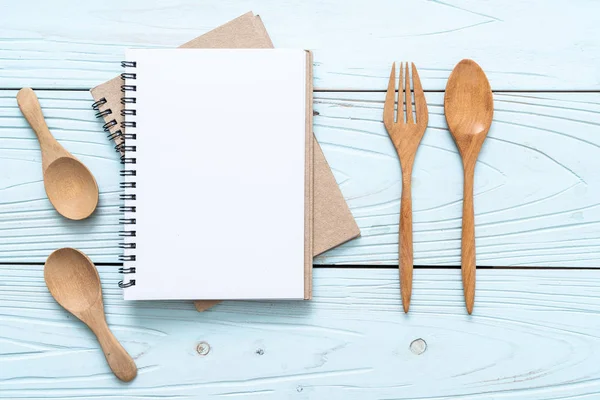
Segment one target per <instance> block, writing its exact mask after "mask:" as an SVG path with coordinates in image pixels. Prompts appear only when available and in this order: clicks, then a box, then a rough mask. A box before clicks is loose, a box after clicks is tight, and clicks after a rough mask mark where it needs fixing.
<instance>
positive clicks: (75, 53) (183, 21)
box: [0, 0, 600, 90]
mask: <svg viewBox="0 0 600 400" xmlns="http://www.w3.org/2000/svg"><path fill="white" fill-rule="evenodd" d="M32 9H35V10H36V17H34V18H32V16H31V10H32ZM249 10H252V11H254V12H255V13H258V14H260V16H261V18H262V19H263V21H264V22H265V25H266V27H267V30H268V32H269V34H270V36H271V37H272V39H273V42H274V44H275V47H282V48H305V49H311V50H313V51H314V60H315V87H316V88H317V89H338V90H339V89H368V90H373V89H384V88H385V87H386V83H387V77H388V74H389V65H390V64H391V63H392V61H395V60H394V57H402V58H404V59H406V60H412V61H413V62H415V63H416V64H417V65H419V66H422V68H421V70H420V72H421V78H422V79H423V86H424V87H425V89H426V90H432V89H437V90H442V89H443V88H444V86H445V83H446V80H447V78H448V75H449V74H450V71H451V70H452V68H453V67H454V65H455V64H456V63H457V62H458V61H459V60H460V59H462V58H473V59H475V60H477V61H478V62H479V63H480V64H481V66H482V67H483V68H484V70H486V72H488V76H489V78H490V81H491V84H492V87H493V88H495V89H496V90H509V89H520V90H537V89H542V90H558V89H560V90H575V89H580V90H592V89H595V90H598V89H600V70H599V69H598V67H597V66H598V65H599V64H600V25H599V24H598V23H597V15H598V10H597V4H596V2H595V1H594V0H572V1H569V2H568V3H565V1H563V0H532V1H527V2H506V1H503V0H491V1H485V2H478V1H475V0H458V1H452V2H450V1H445V0H435V1H427V0H417V1H412V2H411V3H410V6H407V5H405V4H404V3H403V2H399V1H394V0H380V1H374V2H363V1H361V0H349V1H345V2H344V4H343V6H340V5H339V4H338V3H337V2H328V1H325V2H300V1H291V0H283V1H280V0H250V1H248V0H232V1H228V2H226V3H224V4H220V5H219V7H215V6H214V4H212V3H211V2H198V1H194V0H169V1H165V2H161V5H160V6H156V4H154V3H152V2H147V1H144V0H128V1H126V2H123V1H121V0H106V1H96V2H82V4H78V6H77V7H68V12H65V8H63V7H57V6H56V5H55V4H53V3H50V2H48V3H45V4H39V2H37V1H35V0H23V1H19V2H16V3H14V4H12V3H11V4H10V5H8V4H5V5H3V6H1V12H0V15H1V17H0V18H1V21H2V23H1V24H0V37H2V42H1V43H0V58H1V59H2V69H0V85H1V86H0V88H13V89H18V88H20V87H22V86H32V87H34V88H84V89H89V88H91V87H93V86H96V85H97V84H99V83H102V82H104V81H106V80H108V79H111V78H112V77H113V76H114V75H115V74H116V73H120V72H122V71H121V69H120V66H119V61H120V60H121V59H122V57H123V54H124V49H125V48H127V47H175V46H177V45H179V44H181V43H184V42H186V41H188V40H190V39H192V38H194V37H196V36H198V35H200V34H202V33H204V32H207V31H209V30H211V29H212V28H215V27H216V26H218V25H220V24H223V23H225V22H226V21H229V20H231V19H233V18H235V17H237V16H239V15H241V14H243V13H245V12H247V11H249ZM398 16H402V19H401V23H399V20H398ZM390 49H402V51H401V54H398V53H397V52H396V53H394V52H393V51H392V52H390Z"/></svg>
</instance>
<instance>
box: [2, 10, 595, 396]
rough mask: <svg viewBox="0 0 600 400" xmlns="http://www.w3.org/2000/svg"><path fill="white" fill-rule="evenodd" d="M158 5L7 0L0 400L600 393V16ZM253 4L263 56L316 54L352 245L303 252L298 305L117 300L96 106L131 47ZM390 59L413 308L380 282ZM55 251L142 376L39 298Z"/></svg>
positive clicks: (108, 189)
mask: <svg viewBox="0 0 600 400" xmlns="http://www.w3.org/2000/svg"><path fill="white" fill-rule="evenodd" d="M152 3H154V2H147V1H142V0H135V1H123V0H121V1H117V0H103V1H94V2H74V1H72V2H69V1H54V2H49V1H48V2H42V1H39V2H38V1H32V0H20V1H19V2H3V3H2V4H0V398H8V399H40V398H44V399H50V398H52V399H76V398H82V399H90V398H110V399H147V398H163V399H179V398H185V399H188V398H189V399H196V398H215V399H217V398H219V399H220V398H223V399H229V398H245V397H248V398H252V399H288V398H289V399H344V400H346V399H360V400H362V399H407V400H408V399H432V400H433V399H438V400H441V399H468V400H484V399H503V400H504V399H510V400H515V399H528V400H529V399H532V400H535V399H554V400H558V399H561V400H564V399H571V400H575V399H577V400H584V399H585V400H592V399H598V398H600V271H599V270H597V269H596V268H598V267H600V265H599V261H600V23H599V22H600V19H599V15H600V4H599V3H598V2H597V1H593V0H571V1H567V0H562V1H559V0H546V1H542V0H530V1H527V2H522V1H502V0H488V1H485V2H482V1H475V0H457V1H452V2H450V0H448V1H447V2H445V1H435V0H434V1H425V0H414V1H392V0H388V1H385V0H373V1H368V2H362V1H358V0H344V1H342V0H337V1H334V0H329V1H319V2H317V1H304V2H303V1H292V0H280V1H276V0H262V1H261V0H255V1H241V0H230V1H227V2H209V1H205V2H199V1H193V0H179V1H176V0H172V1H162V2H160V3H156V4H152ZM249 10H253V11H254V12H256V13H259V14H260V15H261V17H262V19H263V21H264V23H265V25H266V27H267V29H268V31H269V33H270V35H271V37H272V39H273V42H274V43H275V45H276V46H277V47H294V48H309V49H312V50H314V56H315V66H314V68H315V69H314V70H315V87H316V89H315V110H316V111H317V113H318V115H317V116H316V117H315V121H314V123H315V134H316V135H317V138H318V140H319V142H320V143H321V144H322V146H323V150H324V152H325V154H326V157H327V160H328V161H329V163H330V164H331V166H332V168H333V170H334V173H335V176H336V179H337V180H338V183H339V184H340V186H341V189H342V191H343V193H344V196H345V197H346V199H347V201H348V204H349V205H350V207H351V209H352V212H353V214H354V216H355V217H356V220H357V222H358V224H359V225H360V228H361V230H362V237H361V238H360V239H357V240H354V241H352V242H350V243H347V244H346V245H343V246H341V247H340V248H338V249H335V250H332V251H330V252H328V253H326V254H324V255H322V256H320V257H318V258H317V259H315V264H316V268H315V272H314V286H315V288H314V295H315V296H314V300H313V301H310V302H259V303H250V302H226V303H223V304H221V305H218V306H216V307H215V308H214V309H212V310H210V311H208V312H206V313H203V314H200V313H197V312H196V311H195V310H194V307H193V305H192V304H191V303H190V302H141V303H135V302H133V303H132V302H128V303H125V302H124V301H123V300H122V299H121V291H120V289H119V288H118V287H117V281H118V280H119V278H120V276H119V274H118V273H117V268H118V265H119V264H118V259H117V257H118V255H119V248H118V247H117V243H118V242H119V238H118V231H119V225H118V218H119V212H118V206H119V200H118V197H119V196H118V195H119V193H120V189H119V174H118V171H119V169H120V164H119V162H118V157H117V154H116V153H115V152H114V149H113V146H112V144H111V143H109V142H108V141H107V140H106V138H105V135H104V133H103V132H102V129H101V125H102V124H101V123H100V122H99V120H97V119H96V118H94V112H93V111H92V110H91V108H90V104H91V96H90V94H89V92H88V89H89V88H91V87H93V86H95V85H97V84H99V83H101V82H103V81H105V80H107V79H109V78H112V77H113V76H114V75H116V74H117V73H118V72H120V65H119V61H120V60H121V59H122V57H123V52H124V49H125V48H127V47H174V46H176V45H178V44H181V43H183V42H185V41H187V40H189V39H191V38H193V37H195V36H198V35H200V34H202V33H204V32H206V31H208V30H210V29H212V28H214V27H216V26H218V25H220V24H222V23H224V22H226V21H228V20H230V19H232V18H234V17H236V16H238V15H240V14H242V13H244V12H246V11H249ZM465 57H469V58H473V59H475V60H477V61H478V62H479V63H480V64H481V65H482V67H483V68H484V69H485V71H486V72H487V73H488V76H489V78H490V81H491V84H492V87H493V88H494V90H495V94H494V99H495V108H496V111H495V116H494V117H495V118H494V124H493V127H492V129H491V131H490V134H489V138H488V140H487V141H486V143H485V145H484V148H483V150H482V154H481V157H480V162H479V164H478V167H477V172H476V178H475V179H476V182H475V192H476V193H475V196H476V197H475V211H476V224H477V255H478V265H480V266H481V268H480V269H479V271H478V281H477V297H476V306H475V311H474V314H473V315H472V316H468V315H467V314H466V312H465V309H464V306H463V297H462V287H461V280H460V269H459V268H458V266H459V265H460V216H461V196H462V175H461V164H460V158H459V156H458V154H457V151H456V147H455V145H454V143H453V142H452V139H451V137H450V134H449V133H448V131H447V129H446V123H445V120H444V116H443V107H442V104H443V89H444V86H445V83H446V80H447V77H448V75H449V73H450V71H451V69H452V68H453V66H454V65H455V64H456V63H457V62H458V61H459V60H460V59H461V58H465ZM401 60H409V61H414V62H415V63H416V64H417V66H418V67H419V70H420V72H421V77H422V80H423V86H424V87H425V89H426V90H427V94H426V95H427V100H428V103H429V112H430V126H429V128H428V130H427V132H426V134H425V138H424V140H423V143H422V146H421V148H420V149H419V153H418V155H417V159H416V164H415V172H414V176H413V182H414V183H413V186H414V188H413V207H414V230H415V233H414V239H415V263H416V264H418V265H419V266H421V267H419V268H417V269H416V271H415V282H414V290H413V301H412V307H411V312H410V314H409V315H404V314H403V313H402V311H401V303H400V296H399V285H398V272H397V267H396V265H397V230H398V226H397V224H398V211H399V198H400V170H399V165H398V161H397V158H396V155H395V153H394V150H393V147H392V145H391V143H390V141H389V139H388V137H387V134H386V132H385V130H384V127H383V124H382V123H381V114H382V107H383V99H384V90H385V87H386V81H387V77H388V76H389V68H390V65H391V63H392V61H401ZM174 68H176V66H174ZM24 86H31V87H33V88H35V89H36V90H37V93H38V95H39V97H40V101H41V104H42V107H43V109H44V113H45V115H46V117H47V121H48V123H49V126H50V129H51V131H52V132H53V133H54V134H55V136H56V137H57V138H58V140H59V141H60V142H61V143H62V144H63V145H64V146H65V147H66V148H67V149H68V150H69V151H71V152H72V153H73V154H75V155H76V156H77V157H79V158H80V159H81V160H82V161H83V162H84V163H86V164H87V165H88V166H89V167H90V169H91V170H92V171H93V173H94V174H95V176H96V177H97V180H98V184H99V186H100V190H101V195H100V204H99V207H98V210H97V212H96V214H95V215H94V216H93V217H92V218H90V219H89V220H87V221H85V222H70V221H66V220H65V219H63V218H61V217H60V216H59V215H58V214H57V213H56V212H55V211H54V210H53V209H52V207H51V206H50V203H49V202H48V200H47V199H46V196H45V193H44V187H43V182H42V174H41V160H40V152H39V149H38V144H37V141H36V139H35V136H34V134H33V132H32V131H31V129H30V128H29V126H28V125H27V123H26V121H25V120H24V119H23V118H22V116H21V114H20V112H19V110H18V107H17V103H16V100H15V94H16V91H17V90H18V89H19V88H21V87H24ZM63 246H71V247H77V248H79V249H81V250H83V251H84V252H86V253H87V254H89V255H90V256H91V257H92V258H93V260H94V261H95V262H96V263H97V265H98V269H99V270H100V274H101V278H102V284H103V290H104V299H105V303H106V311H107V318H108V322H109V324H110V325H111V327H112V328H113V330H114V332H115V334H116V336H117V337H118V338H119V339H120V340H121V341H122V343H123V345H124V347H125V348H126V349H127V350H128V351H129V352H130V353H131V354H132V355H133V356H134V358H135V360H136V363H137V365H138V367H139V375H138V377H137V378H136V380H135V381H134V382H132V383H130V384H124V383H121V382H119V381H118V380H117V379H116V378H115V377H114V376H113V375H112V373H111V372H110V370H109V369H108V367H107V365H106V362H105V360H104V357H103V354H102V353H101V351H100V349H99V348H98V345H97V343H96V341H95V339H94V337H93V335H92V333H91V332H90V331H89V330H88V329H87V328H86V327H85V326H83V325H82V324H81V323H79V322H78V321H76V320H75V319H74V317H72V316H71V315H70V314H68V313H67V312H65V311H64V310H63V309H62V308H60V307H59V306H58V305H57V304H56V303H55V302H54V301H53V299H52V298H51V296H50V295H49V293H48V291H47V289H46V287H45V285H44V280H43V262H44V261H45V259H46V257H47V256H48V255H49V253H50V252H51V251H53V250H54V249H56V248H59V247H63ZM267 256H268V255H267ZM222 257H223V262H227V254H223V256H222ZM190 262H195V263H201V262H202V255H201V254H198V255H197V258H196V259H194V260H190ZM281 262H282V263H285V262H286V260H281ZM484 267H500V268H484ZM165 268H169V266H167V265H166V266H165ZM200 342H205V343H206V344H207V346H209V351H208V354H206V355H200V354H199V353H198V351H197V346H198V344H199V343H200ZM207 348H208V347H207Z"/></svg>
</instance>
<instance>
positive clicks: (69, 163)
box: [44, 157, 98, 220]
mask: <svg viewBox="0 0 600 400" xmlns="http://www.w3.org/2000/svg"><path fill="white" fill-rule="evenodd" d="M44 187H45V188H46V194H47V195H48V199H49V200H50V202H51V203H52V205H54V208H56V211H58V212H59V213H60V214H61V215H63V216H65V217H67V218H69V219H73V220H81V219H85V218H87V217H89V216H90V215H91V214H92V213H93V212H94V210H95V209H96V206H97V205H98V185H97V184H96V180H95V179H94V176H93V175H92V173H91V172H90V170H89V169H87V167H86V166H85V165H83V164H82V163H81V162H80V161H79V160H77V159H75V158H71V157H60V158H57V159H56V160H54V161H53V162H52V163H51V164H50V165H49V166H48V168H47V169H46V172H45V173H44Z"/></svg>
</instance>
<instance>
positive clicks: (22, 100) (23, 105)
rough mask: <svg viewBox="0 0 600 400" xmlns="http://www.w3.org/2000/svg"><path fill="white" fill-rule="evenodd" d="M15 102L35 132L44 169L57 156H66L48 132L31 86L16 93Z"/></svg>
mask: <svg viewBox="0 0 600 400" xmlns="http://www.w3.org/2000/svg"><path fill="white" fill-rule="evenodd" d="M17 103H18V104H19V108H20V109H21V112H22V113H23V116H24V117H25V119H26V120H27V122H29V125H30V126H31V128H32V129H33V131H34V132H35V134H36V136H37V138H38V140H39V142H40V148H41V149H42V164H43V169H44V171H45V170H46V167H47V166H48V165H50V163H52V161H54V160H56V159H57V158H58V157H62V156H68V155H69V153H68V152H67V151H66V150H65V149H64V148H63V147H62V146H61V145H60V144H59V143H58V142H57V141H56V139H54V136H52V134H51V133H50V130H49V129H48V125H46V120H45V119H44V114H43V113H42V107H41V106H40V102H39V100H38V98H37V96H36V95H35V92H34V91H33V90H32V89H31V88H23V89H21V90H19V92H18V93H17Z"/></svg>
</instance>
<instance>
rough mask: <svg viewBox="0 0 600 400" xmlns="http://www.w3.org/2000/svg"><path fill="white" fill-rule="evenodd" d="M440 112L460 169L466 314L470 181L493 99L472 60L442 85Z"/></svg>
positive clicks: (470, 267) (471, 289) (470, 298)
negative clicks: (444, 88)
mask: <svg viewBox="0 0 600 400" xmlns="http://www.w3.org/2000/svg"><path fill="white" fill-rule="evenodd" d="M444 112H445V114H446V122H447V123H448V129H450V133H452V136H453V137H454V141H455V142H456V146H457V147H458V151H459V152H460V156H461V157H462V162H463V170H464V192H463V217H462V263H461V264H462V280H463V290H464V294H465V303H466V305H467V312H468V313H469V314H471V313H472V312H473V305H474V304H475V270H476V268H475V265H476V264H475V213H474V210H473V180H474V175H475V165H476V163H477V157H478V155H479V150H481V146H482V145H483V141H484V140H485V138H486V136H487V133H488V131H489V129H490V126H491V124H492V116H493V115H494V99H493V96H492V89H491V87H490V83H489V82H488V80H487V77H486V76H485V73H484V72H483V70H482V69H481V67H480V66H479V65H477V63H476V62H475V61H473V60H462V61H461V62H459V63H458V64H457V65H456V67H455V68H454V70H453V71H452V74H450V78H448V84H447V85H446V95H445V97H444Z"/></svg>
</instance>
